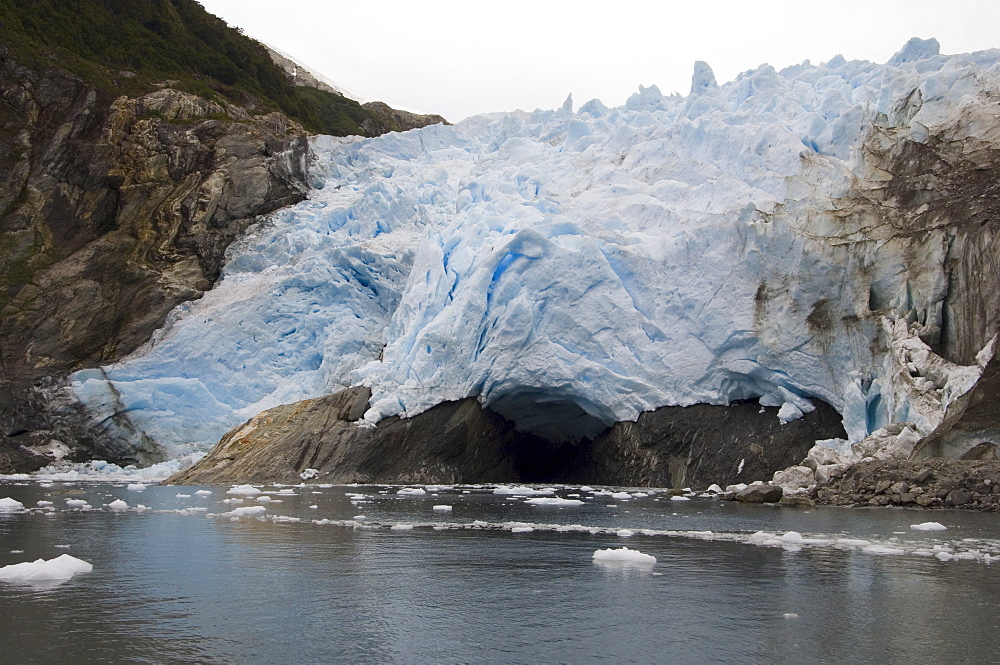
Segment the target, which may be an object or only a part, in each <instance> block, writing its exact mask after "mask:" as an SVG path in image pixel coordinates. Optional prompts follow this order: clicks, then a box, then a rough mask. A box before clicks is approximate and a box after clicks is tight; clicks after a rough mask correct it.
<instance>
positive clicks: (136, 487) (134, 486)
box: [125, 483, 146, 492]
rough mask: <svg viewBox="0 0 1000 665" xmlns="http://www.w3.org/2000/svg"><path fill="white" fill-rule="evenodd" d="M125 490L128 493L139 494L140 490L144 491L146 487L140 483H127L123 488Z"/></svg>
mask: <svg viewBox="0 0 1000 665" xmlns="http://www.w3.org/2000/svg"><path fill="white" fill-rule="evenodd" d="M125 489H127V490H128V491H130V492H141V491H142V490H144V489H146V486H145V485H143V484H142V483H129V484H128V485H126V486H125Z"/></svg>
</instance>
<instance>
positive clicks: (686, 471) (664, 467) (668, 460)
mask: <svg viewBox="0 0 1000 665" xmlns="http://www.w3.org/2000/svg"><path fill="white" fill-rule="evenodd" d="M776 414H777V409H774V408H767V409H761V407H760V405H759V404H756V403H743V404H731V405H729V406H712V405H708V404H697V405H694V406H687V407H662V408H659V409H656V410H655V411H649V412H646V413H643V414H642V415H640V416H639V418H638V420H637V421H636V422H634V423H632V422H625V423H618V424H616V425H615V426H614V427H612V428H611V429H610V430H609V431H608V432H606V433H604V434H602V435H601V436H599V437H597V439H596V440H595V441H594V443H593V444H592V446H591V447H590V449H589V451H587V456H588V458H589V464H588V467H589V468H590V469H591V471H592V477H591V478H589V479H588V480H587V482H596V483H604V484H617V485H635V486H647V485H648V486H658V487H686V486H691V487H704V486H707V485H709V484H711V483H718V484H720V485H723V486H725V485H728V484H732V483H737V482H751V481H754V480H767V479H769V478H770V477H771V475H772V474H773V473H774V472H775V471H777V470H778V469H783V468H785V467H787V466H790V465H792V464H796V463H798V461H799V460H801V459H802V458H803V457H804V456H805V454H806V453H807V452H808V450H809V448H811V447H812V445H813V444H814V443H815V442H816V441H817V440H819V439H831V438H837V437H843V436H844V430H843V426H842V425H841V421H840V415H839V414H837V412H836V411H834V409H833V408H832V407H830V406H829V405H828V404H825V403H823V402H820V401H818V400H817V401H816V410H815V411H813V412H812V413H809V414H806V415H805V416H804V417H803V418H800V419H799V420H793V421H792V422H790V423H788V424H787V425H782V424H781V423H780V422H779V421H778V418H777V416H776Z"/></svg>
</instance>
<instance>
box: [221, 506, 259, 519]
mask: <svg viewBox="0 0 1000 665" xmlns="http://www.w3.org/2000/svg"><path fill="white" fill-rule="evenodd" d="M265 511H267V508H265V507H264V506H240V507H239V508H234V509H233V510H232V512H230V513H228V514H229V515H232V516H233V517H248V516H252V515H263V514H264V513H265Z"/></svg>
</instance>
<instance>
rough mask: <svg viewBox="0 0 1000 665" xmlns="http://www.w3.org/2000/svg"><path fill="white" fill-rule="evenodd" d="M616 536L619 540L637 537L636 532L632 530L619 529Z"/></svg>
mask: <svg viewBox="0 0 1000 665" xmlns="http://www.w3.org/2000/svg"><path fill="white" fill-rule="evenodd" d="M615 535H616V536H618V537H619V538H631V537H632V536H634V535H635V531H633V530H632V529H618V530H617V531H615Z"/></svg>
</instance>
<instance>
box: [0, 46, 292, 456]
mask: <svg viewBox="0 0 1000 665" xmlns="http://www.w3.org/2000/svg"><path fill="white" fill-rule="evenodd" d="M0 96H2V97H3V100H4V101H5V104H4V105H3V108H2V109H0V121H2V123H3V132H0V163H2V165H3V166H4V168H3V169H0V395H2V398H0V437H3V438H2V439H0V444H2V445H3V446H5V448H7V449H13V448H11V447H12V446H13V447H14V448H16V447H17V446H18V444H17V443H16V441H14V439H15V438H16V437H17V436H18V435H19V433H24V432H27V433H32V436H33V437H34V438H41V439H53V440H56V441H60V442H62V443H63V444H65V445H68V446H70V447H72V448H73V449H74V450H76V451H80V453H81V458H84V457H86V458H89V457H91V456H104V457H106V458H108V459H112V460H114V461H120V462H125V463H150V462H155V461H159V460H160V459H161V457H162V456H161V454H160V453H159V451H158V449H157V445H156V444H155V443H154V442H152V441H151V440H149V439H148V437H146V436H145V435H144V434H143V433H142V432H138V431H134V428H130V427H129V426H128V423H127V420H128V416H127V414H125V413H122V414H120V415H116V416H115V418H114V420H115V421H116V423H117V424H118V425H119V426H120V427H118V428H117V431H118V432H119V434H117V435H115V436H111V437H106V436H104V432H103V431H96V430H94V429H93V427H92V426H91V425H90V424H88V423H87V422H86V419H85V418H84V417H83V415H82V414H81V412H80V407H79V405H75V404H71V403H69V402H67V401H66V400H65V399H64V397H65V396H62V395H58V394H56V393H57V392H58V388H59V387H60V386H61V385H62V384H63V383H64V380H63V379H62V378H60V377H62V376H64V375H65V373H67V372H69V371H72V370H75V369H79V368H81V367H88V366H96V365H99V364H101V363H106V362H110V361H114V360H117V359H119V358H121V357H122V356H124V355H126V354H128V353H130V352H131V351H133V350H135V349H136V348H137V347H139V346H140V345H141V344H143V343H145V342H147V341H148V340H149V338H150V336H151V335H152V334H153V332H154V331H155V330H156V329H158V328H160V327H161V326H162V325H163V323H164V321H165V319H166V317H167V314H168V313H169V312H170V311H171V310H172V309H173V308H174V307H175V306H176V305H178V304H180V303H182V302H184V301H186V300H191V299H193V298H197V297H199V296H200V295H201V294H202V293H203V292H204V291H206V290H207V289H209V288H211V286H212V285H213V283H214V282H215V280H216V279H217V278H218V276H219V273H220V270H221V268H222V265H223V263H224V261H225V252H226V249H227V247H229V245H230V243H232V241H233V240H234V239H235V238H237V237H238V236H239V235H240V234H241V233H243V232H244V231H245V230H246V229H247V228H248V227H249V226H250V225H251V224H253V223H254V222H255V221H256V220H257V219H258V218H259V216H260V215H263V214H265V213H268V212H271V211H273V210H276V209H278V208H280V207H282V206H286V205H289V204H291V203H294V202H297V201H299V200H301V199H302V198H304V196H305V192H306V190H307V162H308V157H309V150H308V143H307V141H306V137H305V136H304V135H303V134H302V132H301V129H300V128H298V127H297V126H296V125H295V124H294V123H291V122H289V121H288V120H287V118H285V117H284V116H283V115H281V114H280V113H271V114H268V115H263V116H251V115H250V114H248V113H247V112H246V111H245V110H244V109H241V108H239V107H236V106H233V105H229V104H220V103H216V102H212V101H209V100H206V99H203V98H200V97H197V96H195V95H191V94H187V93H184V92H180V91H177V90H173V89H170V88H167V87H164V88H162V89H159V90H156V91H153V92H151V93H149V94H147V95H144V96H142V97H138V98H129V97H117V98H116V97H114V96H112V95H111V93H108V92H105V91H102V90H99V89H96V88H94V87H92V86H90V85H88V84H86V83H84V82H82V81H80V80H79V79H77V78H75V77H73V76H71V75H69V74H66V73H64V72H61V71H43V72H36V71H34V70H32V69H30V68H29V67H25V66H23V65H21V64H20V63H18V62H16V61H15V60H14V59H13V58H12V57H11V55H10V53H8V52H7V51H6V50H4V49H3V48H2V47H0ZM97 428H98V430H103V429H104V428H103V424H101V423H99V424H98V425H97ZM121 432H130V434H127V435H122V434H121ZM84 451H86V454H85V453H84ZM32 464H34V462H30V463H28V462H26V463H25V464H24V465H21V466H19V467H18V468H21V469H27V468H29V467H30V466H31V465H32Z"/></svg>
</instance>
